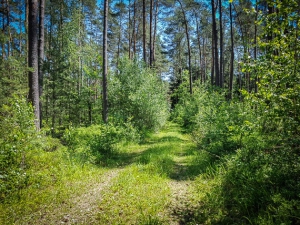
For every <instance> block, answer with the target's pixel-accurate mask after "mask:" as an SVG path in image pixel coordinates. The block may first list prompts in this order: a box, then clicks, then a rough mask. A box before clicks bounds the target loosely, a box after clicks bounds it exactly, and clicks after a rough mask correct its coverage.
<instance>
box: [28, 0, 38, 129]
mask: <svg viewBox="0 0 300 225" xmlns="http://www.w3.org/2000/svg"><path fill="white" fill-rule="evenodd" d="M28 3H29V20H28V42H29V49H28V50H29V52H28V66H29V67H30V68H31V71H30V72H29V73H28V83H29V95H28V98H29V101H30V102H31V103H32V106H33V108H34V116H35V126H36V128H37V130H39V129H40V122H39V119H40V108H39V76H38V75H39V74H38V12H39V8H38V0H29V2H28Z"/></svg>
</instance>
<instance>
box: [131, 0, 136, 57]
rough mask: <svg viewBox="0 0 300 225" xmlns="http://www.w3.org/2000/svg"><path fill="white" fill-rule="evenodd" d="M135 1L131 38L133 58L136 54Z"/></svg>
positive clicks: (134, 4)
mask: <svg viewBox="0 0 300 225" xmlns="http://www.w3.org/2000/svg"><path fill="white" fill-rule="evenodd" d="M135 2H136V0H134V1H133V31H132V38H133V57H135V54H136V32H135V29H136V3H135Z"/></svg>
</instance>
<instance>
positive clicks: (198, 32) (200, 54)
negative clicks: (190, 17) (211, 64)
mask: <svg viewBox="0 0 300 225" xmlns="http://www.w3.org/2000/svg"><path fill="white" fill-rule="evenodd" d="M195 17H196V23H197V27H196V28H197V41H198V48H199V67H200V68H199V70H200V82H201V83H202V82H203V76H202V71H201V68H202V53H201V40H200V28H199V23H198V18H197V15H196V14H195Z"/></svg>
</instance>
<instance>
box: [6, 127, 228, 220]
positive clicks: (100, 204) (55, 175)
mask: <svg viewBox="0 0 300 225" xmlns="http://www.w3.org/2000/svg"><path fill="white" fill-rule="evenodd" d="M81 148H82V146H80V149H79V150H78V151H82V149H81ZM116 149H117V150H116V151H114V152H113V154H111V155H107V156H106V157H105V158H103V159H102V161H101V163H100V164H99V165H92V164H91V163H89V161H88V160H87V161H85V160H82V158H81V159H80V160H77V159H76V154H74V151H75V152H76V151H77V150H76V149H72V150H68V149H66V148H65V147H63V146H60V147H58V148H57V149H56V150H55V151H51V152H46V151H37V150H36V151H33V152H31V153H30V154H29V155H28V159H27V161H28V162H30V163H29V165H28V166H29V170H28V174H29V176H28V177H29V179H28V181H27V187H26V188H24V189H22V191H21V192H20V193H19V194H18V195H17V197H15V198H11V199H10V201H7V202H5V203H3V204H1V205H0V224H4V225H6V224H60V223H71V224H72V223H77V224H153V225H154V224H169V223H170V221H174V220H176V221H177V222H178V221H181V223H184V224H188V223H189V222H190V223H191V224H193V222H195V221H196V219H199V216H201V213H199V212H197V209H198V208H197V207H198V206H199V202H201V200H202V199H204V198H205V195H206V194H207V193H210V192H211V190H212V189H213V187H214V186H217V184H219V180H218V179H214V178H213V176H208V175H205V174H206V173H207V172H208V174H209V173H210V174H212V172H209V171H214V170H215V168H216V167H215V166H213V165H212V162H213V161H214V160H215V159H214V156H212V155H210V154H208V153H207V152H205V151H201V152H200V151H199V150H198V149H197V147H196V145H195V144H194V143H193V142H192V141H191V139H190V137H189V135H188V134H184V133H183V132H182V130H181V128H180V127H179V125H177V124H174V123H167V125H166V126H165V127H164V129H163V130H162V131H161V132H159V133H155V134H151V135H149V136H148V137H147V138H146V139H145V140H144V142H143V143H142V144H134V143H131V144H128V143H127V144H124V143H119V144H118V146H117V148H116ZM74 157H75V158H74ZM192 184H193V185H192ZM177 186H178V187H177ZM181 187H182V190H180V188H181ZM97 188H98V189H99V190H98V189H97ZM100 189H101V190H100ZM174 189H175V190H177V191H178V192H181V191H182V193H183V194H182V195H183V196H182V199H181V196H180V195H181V194H179V196H177V197H178V199H176V198H177V197H176V198H175V197H174V193H172V192H174ZM203 193H206V194H203ZM202 202H203V201H202ZM94 206H95V207H94ZM89 207H90V208H91V211H88V210H89ZM207 210H210V209H207ZM220 216H222V215H220ZM216 217H218V214H216Z"/></svg>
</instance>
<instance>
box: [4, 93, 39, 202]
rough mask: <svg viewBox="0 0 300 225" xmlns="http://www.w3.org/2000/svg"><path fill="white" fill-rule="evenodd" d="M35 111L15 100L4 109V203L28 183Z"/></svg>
mask: <svg viewBox="0 0 300 225" xmlns="http://www.w3.org/2000/svg"><path fill="white" fill-rule="evenodd" d="M33 118H34V117H33V111H32V108H31V107H30V106H29V105H28V104H27V102H26V100H25V99H23V98H18V97H14V98H13V99H11V102H10V103H9V104H7V105H2V107H1V109H0V121H1V122H0V124H1V125H0V201H2V200H4V199H5V198H6V197H7V196H8V195H10V194H12V193H15V192H16V191H18V190H20V189H21V188H22V187H23V186H24V185H25V184H26V179H27V175H26V152H28V151H29V150H30V149H31V148H32V143H31V141H32V140H33V139H35V138H36V132H35V127H34V123H33Z"/></svg>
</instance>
